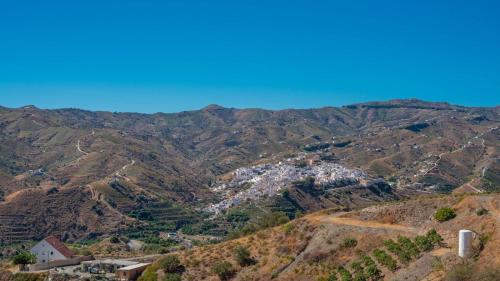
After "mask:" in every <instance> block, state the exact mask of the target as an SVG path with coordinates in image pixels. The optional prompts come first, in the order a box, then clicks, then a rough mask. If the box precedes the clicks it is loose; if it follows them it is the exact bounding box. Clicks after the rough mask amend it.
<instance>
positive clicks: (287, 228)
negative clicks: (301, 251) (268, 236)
mask: <svg viewBox="0 0 500 281" xmlns="http://www.w3.org/2000/svg"><path fill="white" fill-rule="evenodd" d="M294 228H295V227H294V225H293V224H291V223H287V224H285V225H283V232H284V233H285V234H286V235H288V234H290V233H292V231H293V229H294Z"/></svg>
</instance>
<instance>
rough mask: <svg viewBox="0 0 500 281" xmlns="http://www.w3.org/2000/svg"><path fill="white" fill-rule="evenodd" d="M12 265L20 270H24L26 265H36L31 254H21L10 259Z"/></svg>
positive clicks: (34, 257) (34, 258)
mask: <svg viewBox="0 0 500 281" xmlns="http://www.w3.org/2000/svg"><path fill="white" fill-rule="evenodd" d="M12 263H13V264H15V265H19V269H20V270H26V265H27V264H34V263H36V256H35V255H34V254H32V253H28V252H22V253H19V254H17V255H15V256H14V258H12Z"/></svg>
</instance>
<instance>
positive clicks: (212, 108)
mask: <svg viewBox="0 0 500 281" xmlns="http://www.w3.org/2000/svg"><path fill="white" fill-rule="evenodd" d="M219 109H225V107H223V106H221V105H218V104H209V105H207V106H205V107H204V108H203V109H202V110H219Z"/></svg>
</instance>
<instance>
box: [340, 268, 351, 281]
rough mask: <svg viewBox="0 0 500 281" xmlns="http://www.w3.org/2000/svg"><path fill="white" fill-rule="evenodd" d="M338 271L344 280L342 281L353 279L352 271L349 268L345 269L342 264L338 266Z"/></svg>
mask: <svg viewBox="0 0 500 281" xmlns="http://www.w3.org/2000/svg"><path fill="white" fill-rule="evenodd" d="M337 271H338V272H339V274H340V280H342V281H352V275H351V273H350V272H349V271H348V270H347V269H345V268H344V267H342V266H339V267H338V268H337Z"/></svg>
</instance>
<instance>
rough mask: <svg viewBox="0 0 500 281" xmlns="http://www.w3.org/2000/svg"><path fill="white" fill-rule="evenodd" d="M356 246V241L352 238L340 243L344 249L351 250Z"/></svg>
mask: <svg viewBox="0 0 500 281" xmlns="http://www.w3.org/2000/svg"><path fill="white" fill-rule="evenodd" d="M356 245H358V241H357V240H356V239H355V238H352V237H347V238H345V239H344V241H343V242H342V247H344V248H353V247H356Z"/></svg>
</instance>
